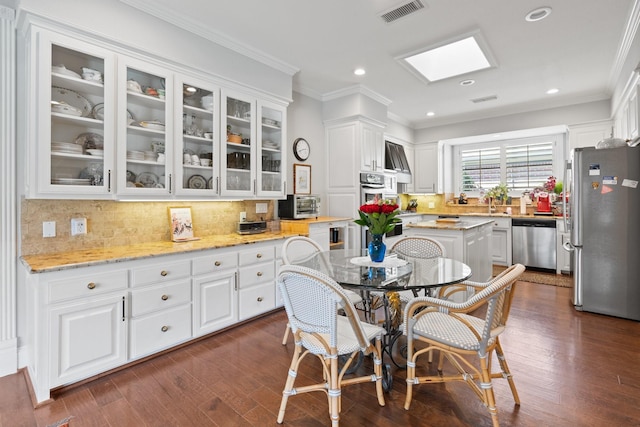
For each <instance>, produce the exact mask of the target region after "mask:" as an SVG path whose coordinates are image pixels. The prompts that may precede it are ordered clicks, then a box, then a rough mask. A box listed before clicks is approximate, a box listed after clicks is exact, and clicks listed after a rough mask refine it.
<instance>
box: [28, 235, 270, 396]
mask: <svg viewBox="0 0 640 427" xmlns="http://www.w3.org/2000/svg"><path fill="white" fill-rule="evenodd" d="M281 246H282V241H280V240H279V241H277V242H276V243H274V242H259V243H254V244H250V245H242V246H231V247H226V248H219V249H211V250H205V251H199V252H197V253H195V255H194V254H193V253H188V252H187V253H182V254H177V255H166V256H161V257H151V258H149V259H140V260H132V261H123V262H118V263H117V264H110V263H107V264H101V265H94V266H86V267H79V268H70V269H66V270H60V271H52V272H45V273H31V272H29V271H28V270H27V269H21V270H19V281H20V282H21V285H24V289H25V297H26V298H25V304H26V306H27V317H26V318H27V322H26V323H27V324H26V325H25V326H24V327H25V328H26V330H27V332H26V334H25V336H26V337H29V339H28V340H25V341H28V342H25V344H24V345H23V347H24V349H23V350H24V354H25V355H26V359H25V361H26V365H27V369H28V372H29V377H30V379H31V381H32V385H33V390H34V393H35V398H36V400H37V402H43V401H45V400H47V399H49V397H50V392H51V389H53V388H55V387H59V386H64V385H68V384H72V383H74V382H77V381H80V380H83V379H86V378H90V377H92V376H95V375H98V374H100V373H103V372H105V371H108V370H111V369H114V368H117V367H119V366H122V365H124V364H126V363H129V362H132V361H134V360H136V359H140V358H142V357H146V356H149V355H152V354H154V353H157V352H159V351H162V350H165V349H169V348H171V347H173V346H176V345H178V344H181V343H184V342H187V341H189V340H191V339H194V338H196V337H199V336H203V335H206V334H208V333H211V332H215V331H217V330H220V329H223V328H225V327H228V326H232V325H234V324H236V323H238V322H239V321H241V320H247V319H250V318H252V317H254V316H257V315H260V314H263V313H266V312H268V311H271V310H273V309H275V308H276V306H277V304H276V287H275V278H276V263H278V262H280V260H279V257H280V251H279V250H280V248H281ZM240 248H241V250H238V249H240ZM114 266H115V268H114ZM279 305H281V303H278V306H279Z"/></svg>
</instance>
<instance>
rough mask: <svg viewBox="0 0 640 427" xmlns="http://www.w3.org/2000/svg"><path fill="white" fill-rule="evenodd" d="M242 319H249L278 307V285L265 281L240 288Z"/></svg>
mask: <svg viewBox="0 0 640 427" xmlns="http://www.w3.org/2000/svg"><path fill="white" fill-rule="evenodd" d="M239 305H240V320H244V319H249V318H251V317H254V316H257V315H258V314H262V313H264V312H267V311H269V310H273V309H274V308H276V285H275V283H274V282H270V283H264V284H262V285H260V286H254V287H253V288H250V289H241V290H240V304H239Z"/></svg>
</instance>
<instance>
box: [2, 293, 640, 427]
mask: <svg viewBox="0 0 640 427" xmlns="http://www.w3.org/2000/svg"><path fill="white" fill-rule="evenodd" d="M570 293H571V289H568V288H559V287H554V286H545V285H537V284H532V283H527V282H519V284H518V288H517V290H516V295H515V298H514V303H513V308H512V311H511V317H510V319H509V323H508V328H507V331H506V332H505V333H504V335H503V338H502V343H503V347H504V349H505V353H506V356H507V360H508V362H509V364H510V367H511V371H512V373H513V374H514V378H515V382H516V386H517V388H518V392H519V394H520V399H521V401H522V404H521V406H519V407H518V406H515V405H514V403H513V399H512V396H511V393H510V391H509V389H508V386H507V384H506V381H503V380H494V385H495V389H496V397H497V404H498V411H499V419H500V424H501V425H502V426H535V427H540V426H640V369H639V366H640V323H638V322H634V321H629V320H623V319H617V318H612V317H607V316H601V315H596V314H590V313H581V312H576V311H575V310H574V309H573V307H572V306H571V305H570ZM285 322H286V320H285V314H284V312H283V311H280V312H278V313H275V314H271V315H269V316H267V317H264V318H261V319H258V320H256V321H254V322H251V323H249V324H246V325H243V326H240V327H237V328H235V329H232V330H230V331H227V332H225V333H223V334H219V335H215V336H212V337H209V338H207V339H205V340H202V341H199V342H197V343H194V344H192V345H189V346H187V347H184V348H181V349H179V350H177V351H174V352H171V353H167V354H164V355H162V356H160V357H157V358H155V359H152V360H149V361H146V362H144V363H141V364H138V365H135V366H133V367H130V368H127V369H125V370H122V371H120V372H116V373H113V374H110V375H108V376H105V377H103V378H100V379H97V380H95V381H92V382H90V383H87V384H83V385H81V386H78V387H74V388H71V389H67V390H64V391H63V392H62V393H60V394H59V395H57V396H56V398H55V400H54V401H53V402H52V403H50V404H47V405H43V406H41V407H39V408H37V409H33V407H32V404H31V401H30V397H29V394H28V391H27V386H26V382H25V379H24V377H23V375H22V374H16V375H10V376H6V377H3V378H0V425H2V426H11V427H15V426H43V427H44V426H48V425H50V424H53V423H55V422H56V421H59V420H61V419H64V418H66V417H73V418H72V419H71V421H70V426H71V427H79V426H113V427H115V426H118V427H122V426H220V427H229V426H270V425H277V424H276V422H275V420H276V416H277V412H278V408H279V405H280V397H281V392H282V388H283V386H284V382H285V377H286V374H287V370H288V365H289V362H290V356H291V347H292V344H289V345H288V346H282V345H281V344H280V342H281V339H282V333H283V331H284V325H285ZM368 363H369V361H368V360H367V361H366V362H365V364H368ZM307 367H308V370H307V371H306V373H311V374H319V370H318V369H317V363H314V364H313V365H308V366H307ZM305 377H306V375H302V374H301V375H299V376H298V379H297V381H298V383H299V384H301V383H302V382H303V381H305V379H306V378H305ZM404 379H405V375H404V371H402V370H397V369H396V370H394V384H393V390H391V392H389V393H387V394H386V395H385V398H386V403H387V404H386V406H385V407H379V406H378V404H377V401H376V398H375V389H374V386H373V384H360V385H353V386H350V387H347V388H345V389H344V390H343V403H342V414H341V415H342V416H341V425H343V426H345V427H353V426H447V427H450V426H474V427H475V426H490V425H491V420H490V417H489V414H488V412H487V411H486V409H485V408H484V407H483V406H482V405H481V403H480V402H479V400H478V399H477V398H476V396H475V395H474V394H473V392H472V391H471V390H470V389H469V388H468V387H467V386H466V385H464V384H447V385H444V384H423V385H419V386H416V387H415V388H414V390H415V391H414V399H413V403H412V406H411V410H410V411H405V410H404V408H403V404H404V398H405V382H404ZM285 425H290V426H309V427H310V426H326V425H329V418H328V408H327V401H326V398H325V395H324V394H321V393H315V394H314V393H312V394H306V395H298V396H292V397H291V398H290V399H289V406H288V407H287V412H286V416H285Z"/></svg>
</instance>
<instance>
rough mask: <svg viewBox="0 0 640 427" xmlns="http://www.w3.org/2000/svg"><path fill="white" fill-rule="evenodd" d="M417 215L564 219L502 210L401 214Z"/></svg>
mask: <svg viewBox="0 0 640 427" xmlns="http://www.w3.org/2000/svg"><path fill="white" fill-rule="evenodd" d="M415 215H442V216H447V217H454V216H459V217H461V218H462V217H466V216H482V217H487V218H489V217H490V218H535V219H549V220H556V219H562V216H554V215H534V214H520V213H513V214H511V215H508V214H506V213H502V212H494V213H488V212H402V213H401V214H400V215H398V216H400V217H402V216H415Z"/></svg>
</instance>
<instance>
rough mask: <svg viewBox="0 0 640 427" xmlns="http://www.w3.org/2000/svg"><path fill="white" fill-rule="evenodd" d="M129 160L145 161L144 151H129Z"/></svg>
mask: <svg viewBox="0 0 640 427" xmlns="http://www.w3.org/2000/svg"><path fill="white" fill-rule="evenodd" d="M127 160H144V151H127Z"/></svg>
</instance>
